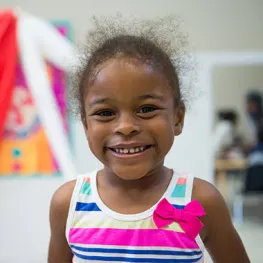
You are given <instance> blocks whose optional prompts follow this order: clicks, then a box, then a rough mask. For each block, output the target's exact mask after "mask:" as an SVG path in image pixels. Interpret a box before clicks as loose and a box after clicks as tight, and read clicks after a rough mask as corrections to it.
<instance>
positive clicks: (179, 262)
mask: <svg viewBox="0 0 263 263" xmlns="http://www.w3.org/2000/svg"><path fill="white" fill-rule="evenodd" d="M73 253H74V254H75V255H76V256H77V257H79V258H81V259H86V260H100V261H119V262H141V263H194V262H197V261H199V260H200V259H201V258H202V256H201V257H199V258H194V259H172V258H171V259H162V258H126V257H103V256H85V255H80V254H78V253H75V252H73Z"/></svg>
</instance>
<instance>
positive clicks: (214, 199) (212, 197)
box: [192, 178, 223, 206]
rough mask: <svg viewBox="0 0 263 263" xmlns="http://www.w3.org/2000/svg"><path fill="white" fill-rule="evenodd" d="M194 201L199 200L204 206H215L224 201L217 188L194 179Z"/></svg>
mask: <svg viewBox="0 0 263 263" xmlns="http://www.w3.org/2000/svg"><path fill="white" fill-rule="evenodd" d="M192 199H195V200H198V201H199V202H200V203H201V204H202V205H203V206H210V205H215V203H218V201H219V202H220V201H223V197H222V195H221V194H220V192H219V191H218V190H217V189H216V187H215V186H214V185H213V184H211V183H209V182H207V181H205V180H202V179H200V178H194V183H193V192H192Z"/></svg>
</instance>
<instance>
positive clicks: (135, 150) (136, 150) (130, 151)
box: [109, 145, 152, 155]
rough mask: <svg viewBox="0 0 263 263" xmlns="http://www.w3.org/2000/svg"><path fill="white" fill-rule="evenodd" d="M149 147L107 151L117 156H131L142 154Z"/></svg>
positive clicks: (149, 146)
mask: <svg viewBox="0 0 263 263" xmlns="http://www.w3.org/2000/svg"><path fill="white" fill-rule="evenodd" d="M151 147H152V145H147V146H138V147H131V148H109V149H110V150H111V151H113V152H115V153H117V154H129V155H132V154H138V153H142V152H144V151H146V150H147V149H149V148H151Z"/></svg>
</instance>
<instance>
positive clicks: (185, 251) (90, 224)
mask: <svg viewBox="0 0 263 263" xmlns="http://www.w3.org/2000/svg"><path fill="white" fill-rule="evenodd" d="M96 175H97V171H95V172H93V173H90V174H85V175H81V176H79V177H78V179H77V182H76V186H75V189H74V191H73V194H72V199H71V204H70V209H69V215H68V220H67V227H66V238H67V240H68V243H69V246H70V247H71V249H72V252H73V254H74V257H73V263H84V262H85V263H86V262H156V263H170V262H171V263H172V262H176V263H192V262H195V263H201V262H203V252H204V245H203V243H202V240H201V238H200V236H199V235H198V236H197V237H196V238H191V237H189V235H187V234H186V233H185V232H184V230H183V229H182V228H181V226H180V224H179V223H177V222H172V223H171V224H170V225H168V226H166V227H164V228H162V229H158V228H157V227H156V225H155V223H154V221H153V213H154V210H155V209H156V207H157V204H156V205H155V206H153V207H152V208H150V209H148V210H147V211H144V212H142V213H138V214H133V215H125V214H119V213H117V212H114V211H112V210H111V209H110V208H108V207H107V206H106V205H105V204H104V203H103V202H102V200H101V199H100V196H99V194H98V190H97V183H96ZM192 187H193V177H191V176H187V175H182V174H177V173H175V172H174V174H173V177H172V179H171V182H170V184H169V186H168V188H167V190H166V192H165V193H164V195H163V198H165V199H166V200H168V201H169V203H170V204H172V205H173V206H174V207H176V208H179V209H184V207H185V206H186V204H187V203H189V202H190V201H191V195H192ZM160 200H161V199H160Z"/></svg>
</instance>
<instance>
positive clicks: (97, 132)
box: [87, 121, 109, 153]
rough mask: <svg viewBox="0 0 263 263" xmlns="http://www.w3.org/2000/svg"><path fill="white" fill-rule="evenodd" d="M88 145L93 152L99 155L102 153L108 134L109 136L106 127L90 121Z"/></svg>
mask: <svg viewBox="0 0 263 263" xmlns="http://www.w3.org/2000/svg"><path fill="white" fill-rule="evenodd" d="M87 123H88V127H89V128H88V130H87V135H88V143H89V147H90V149H91V151H92V152H94V153H98V152H100V151H101V147H102V145H103V143H104V142H105V139H106V137H107V134H109V132H108V129H107V127H106V125H102V124H99V123H95V122H94V121H88V122H87Z"/></svg>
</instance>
